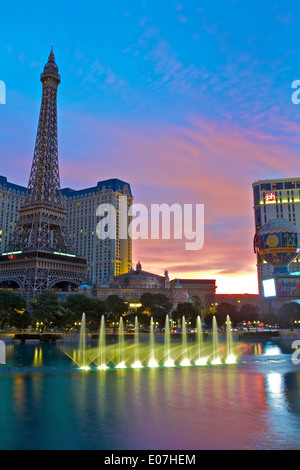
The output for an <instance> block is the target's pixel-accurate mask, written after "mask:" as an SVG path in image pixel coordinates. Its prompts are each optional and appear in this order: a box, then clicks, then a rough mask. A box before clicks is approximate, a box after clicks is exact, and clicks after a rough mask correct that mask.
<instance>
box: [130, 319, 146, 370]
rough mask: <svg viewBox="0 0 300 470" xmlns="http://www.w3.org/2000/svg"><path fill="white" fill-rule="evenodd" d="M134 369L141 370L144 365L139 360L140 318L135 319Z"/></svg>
mask: <svg viewBox="0 0 300 470" xmlns="http://www.w3.org/2000/svg"><path fill="white" fill-rule="evenodd" d="M131 367H133V368H134V369H140V368H141V367H143V366H142V363H141V361H140V359H139V322H138V317H135V321H134V363H133V364H132V366H131Z"/></svg>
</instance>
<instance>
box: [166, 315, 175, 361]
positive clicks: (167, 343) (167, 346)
mask: <svg viewBox="0 0 300 470" xmlns="http://www.w3.org/2000/svg"><path fill="white" fill-rule="evenodd" d="M165 358H166V359H165V362H164V366H165V367H174V366H175V363H174V361H173V359H171V356H170V320H169V315H166V321H165Z"/></svg>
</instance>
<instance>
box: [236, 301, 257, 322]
mask: <svg viewBox="0 0 300 470" xmlns="http://www.w3.org/2000/svg"><path fill="white" fill-rule="evenodd" d="M239 320H240V321H246V322H248V321H250V322H253V321H257V320H259V309H258V307H257V305H253V304H244V305H242V306H241V308H240V311H239Z"/></svg>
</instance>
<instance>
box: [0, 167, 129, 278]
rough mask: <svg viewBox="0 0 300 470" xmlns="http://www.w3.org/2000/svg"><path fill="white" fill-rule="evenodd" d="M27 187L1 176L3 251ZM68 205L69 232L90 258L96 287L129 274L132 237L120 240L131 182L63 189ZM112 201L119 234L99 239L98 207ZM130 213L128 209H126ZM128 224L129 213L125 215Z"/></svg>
mask: <svg viewBox="0 0 300 470" xmlns="http://www.w3.org/2000/svg"><path fill="white" fill-rule="evenodd" d="M26 190H27V189H26V188H25V187H23V186H19V185H16V184H13V183H9V182H8V181H7V178H5V177H4V176H0V246H1V252H2V253H3V252H4V251H5V249H6V246H7V245H8V242H9V239H10V237H11V234H12V233H13V230H14V228H15V225H16V222H17V220H18V211H19V209H20V207H21V205H22V203H23V201H24V199H25V194H26ZM62 195H63V197H64V201H65V204H66V210H67V213H68V215H67V219H68V226H69V232H70V234H71V236H72V238H73V244H74V247H75V250H76V252H77V253H78V255H79V256H83V257H86V258H87V260H88V275H89V278H90V280H91V282H92V285H93V286H96V285H97V284H98V283H103V282H104V281H105V279H107V278H108V277H109V276H111V275H113V276H117V275H119V274H123V273H127V272H128V271H130V269H131V267H132V239H131V238H130V237H127V238H124V239H120V237H119V217H120V210H121V209H120V207H119V203H120V197H121V196H126V197H127V208H129V207H130V205H131V204H132V200H133V197H132V193H131V189H130V185H129V184H128V183H126V182H124V181H121V180H119V179H109V180H105V181H99V182H98V183H97V185H96V186H94V187H91V188H86V189H82V190H73V189H70V188H65V189H62ZM101 204H111V205H112V206H113V207H114V208H115V210H116V237H115V238H114V239H110V238H106V239H104V240H100V239H99V238H98V236H97V233H96V227H97V224H98V222H99V217H98V216H97V215H96V211H97V207H98V206H99V205H101ZM127 214H128V211H127ZM126 217H127V218H128V223H130V219H131V218H130V216H128V215H126Z"/></svg>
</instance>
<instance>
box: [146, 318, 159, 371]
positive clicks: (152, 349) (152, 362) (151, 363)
mask: <svg viewBox="0 0 300 470" xmlns="http://www.w3.org/2000/svg"><path fill="white" fill-rule="evenodd" d="M148 366H149V367H158V362H157V360H156V359H155V344H154V322H153V317H151V320H150V359H149V363H148Z"/></svg>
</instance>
